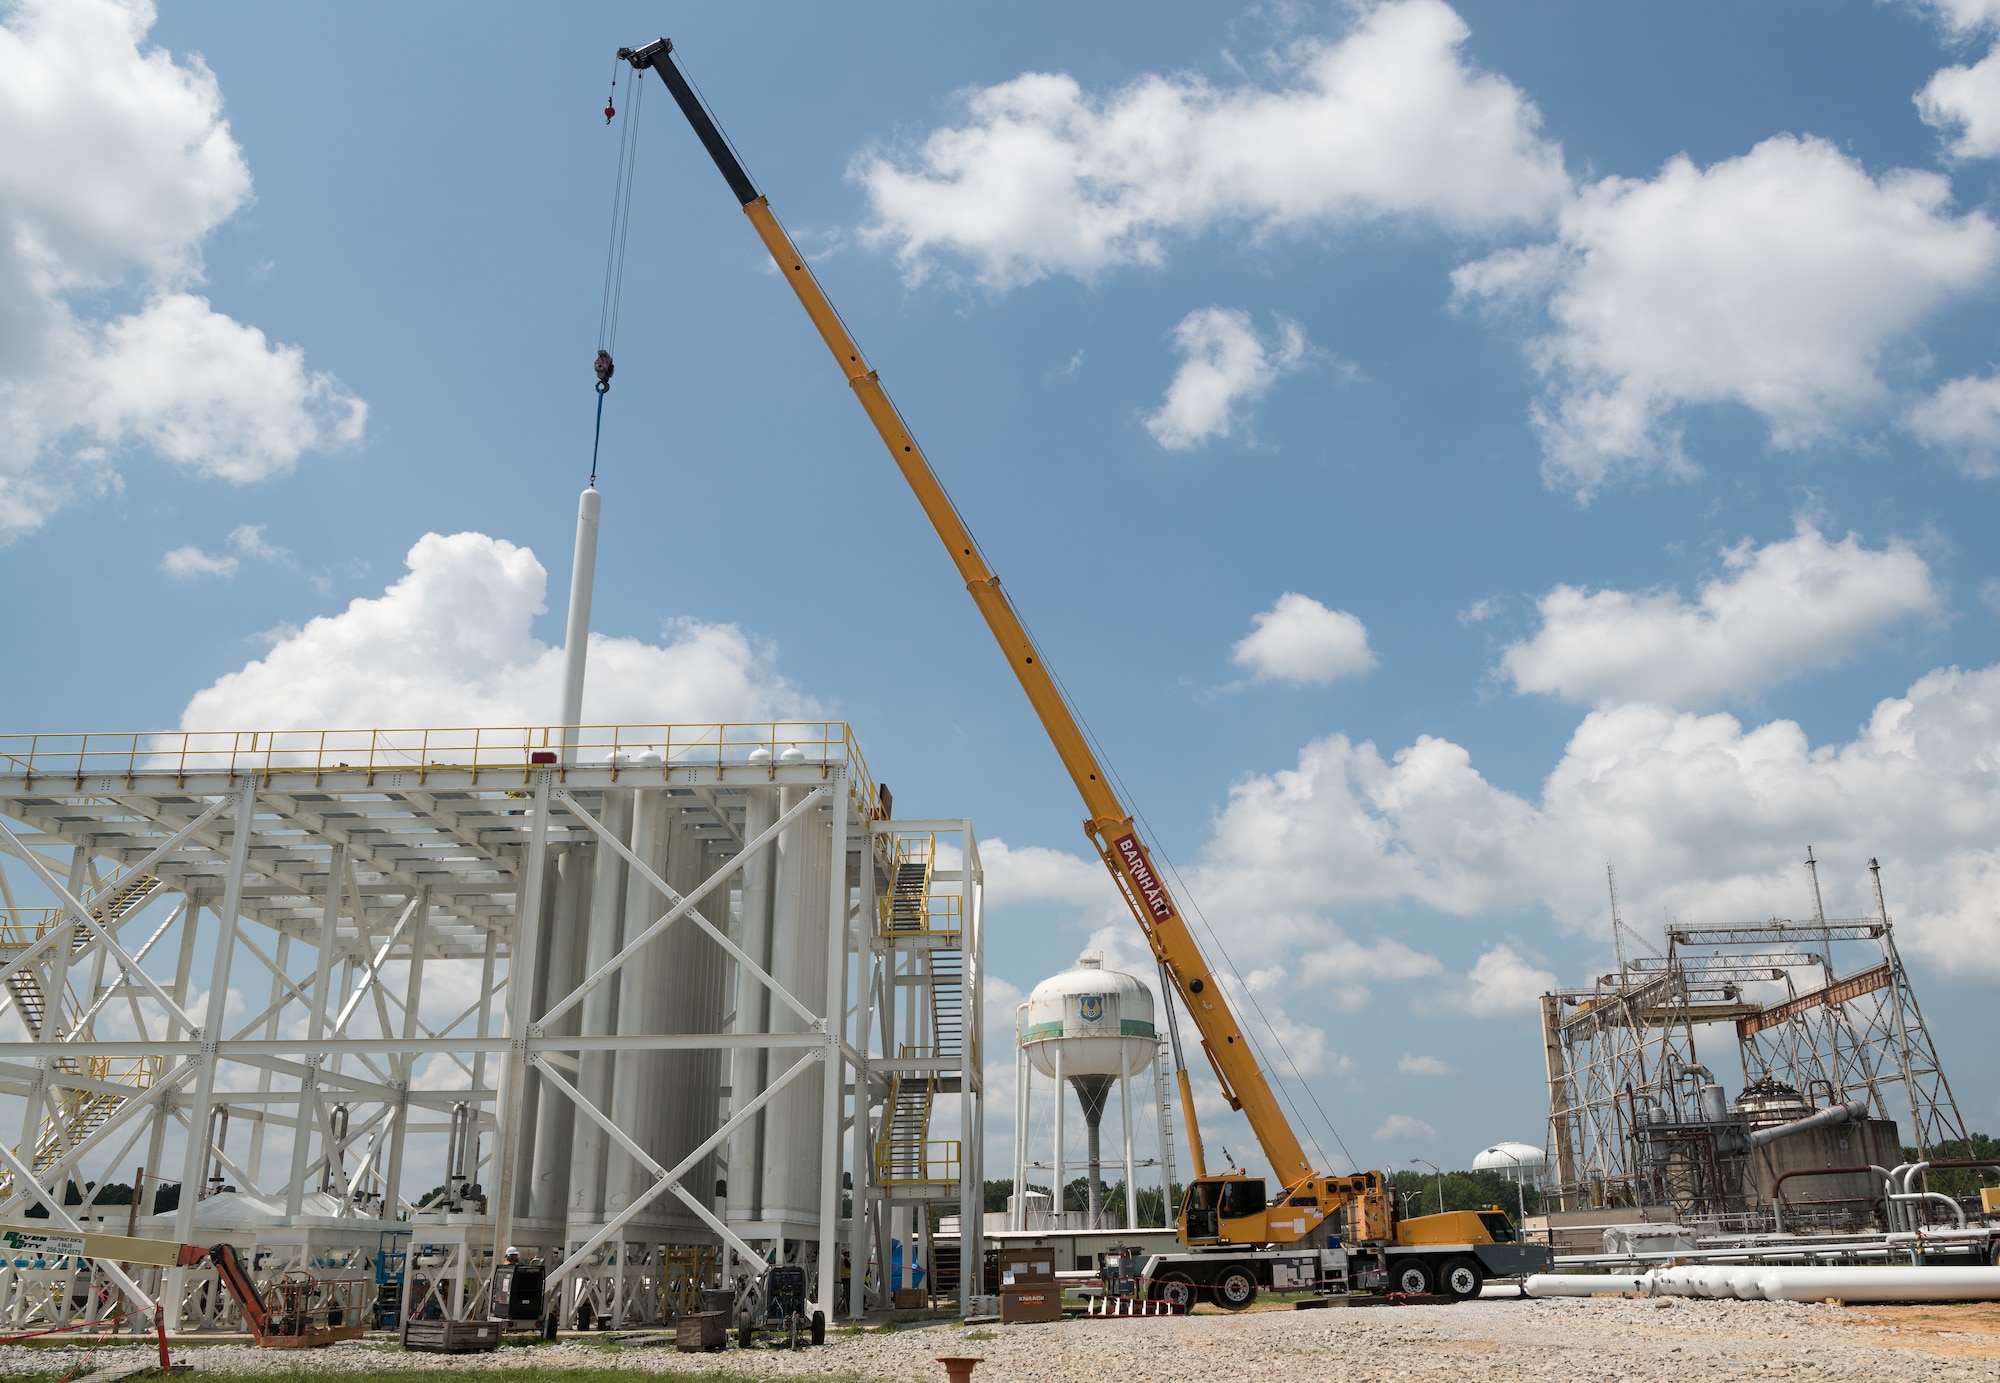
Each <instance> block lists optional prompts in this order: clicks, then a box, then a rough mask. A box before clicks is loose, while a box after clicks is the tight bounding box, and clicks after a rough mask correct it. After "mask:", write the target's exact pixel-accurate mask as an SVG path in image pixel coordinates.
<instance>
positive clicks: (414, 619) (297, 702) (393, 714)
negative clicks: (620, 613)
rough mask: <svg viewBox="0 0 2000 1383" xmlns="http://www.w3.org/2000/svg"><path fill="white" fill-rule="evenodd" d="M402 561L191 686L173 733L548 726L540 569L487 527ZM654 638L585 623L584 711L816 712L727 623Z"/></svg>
mask: <svg viewBox="0 0 2000 1383" xmlns="http://www.w3.org/2000/svg"><path fill="white" fill-rule="evenodd" d="M406 561H407V564H408V567H409V571H408V573H407V574H406V575H404V576H403V577H402V578H401V579H400V580H398V581H397V582H396V583H395V584H394V585H392V586H390V587H389V588H388V589H387V590H386V591H384V592H383V593H382V594H381V595H380V596H375V597H371V598H364V599H359V600H355V601H353V602H352V603H351V604H349V605H348V607H347V608H346V609H345V610H343V611H341V612H340V613H339V614H337V615H324V616H321V617H320V618H318V619H315V620H312V621H311V622H309V623H308V624H306V625H305V626H304V627H303V628H301V629H297V630H293V631H290V632H288V633H285V634H283V635H282V636H281V637H280V638H279V639H278V641H277V642H276V644H275V645H274V646H273V647H272V649H271V650H270V652H269V653H267V654H265V655H264V656H263V657H262V658H260V659H257V660H255V661H253V662H251V663H250V664H248V665H247V666H245V667H244V668H242V669H241V670H240V671H237V672H232V673H229V674H228V675H226V676H224V677H221V678H219V679H217V681H216V682H215V683H214V684H213V685H212V686H209V687H207V688H205V689H203V690H202V691H200V692H197V693H196V694H195V695H194V697H193V699H191V700H190V701H189V702H188V704H187V708H186V710H185V711H183V712H182V715H181V728H182V729H186V730H218V729H227V730H234V729H260V730H283V729H350V728H392V727H418V726H475V725H479V726H484V725H494V726H515V725H547V724H550V723H552V722H553V721H554V720H555V719H556V718H557V715H558V712H559V709H560V705H561V680H562V650H561V649H560V648H551V647H550V646H549V645H547V644H545V643H543V642H542V641H541V640H539V639H537V638H536V637H535V636H534V634H533V633H532V631H531V628H530V624H531V621H532V620H533V619H534V617H535V616H536V615H537V614H539V613H541V612H542V610H543V608H544V603H543V597H544V593H545V588H546V585H547V573H545V572H544V571H543V569H542V564H541V563H540V562H538V561H537V560H536V559H535V554H534V553H532V552H530V551H529V550H528V549H527V548H524V547H517V546H515V545H514V544H513V543H510V542H507V541H505V540H504V539H500V538H492V537H488V536H487V535H486V534H484V533H455V534H452V535H451V536H450V537H444V536H440V535H439V534H436V533H427V534H425V535H424V536H423V537H422V538H420V539H418V541H417V543H416V545H415V546H413V547H412V548H411V549H410V552H409V556H408V558H407V559H406ZM667 632H668V637H667V638H666V640H665V641H664V642H663V643H658V644H653V643H647V642H645V641H643V640H640V639H632V638H613V637H610V636H608V635H604V634H593V635H592V636H591V640H590V662H589V675H588V678H587V680H586V683H585V688H584V703H583V713H584V718H585V720H586V721H588V722H589V723H592V724H599V725H659V724H686V723H696V724H698V723H702V722H709V721H728V720H769V719H776V718H783V717H787V716H813V715H816V714H817V707H815V706H814V704H813V703H812V702H811V701H810V700H809V699H808V698H806V697H805V696H803V695H802V694H801V693H800V692H799V691H798V690H797V689H796V688H794V687H793V686H792V685H791V684H790V683H789V682H787V681H786V680H785V679H784V678H783V677H780V676H779V675H778V674H777V673H776V672H775V670H774V669H773V666H772V664H773V661H774V656H775V655H774V654H773V652H772V651H771V650H770V649H769V648H767V647H763V646H760V645H759V644H757V643H755V642H753V641H752V640H751V639H750V638H749V637H748V636H746V635H745V634H744V633H743V632H742V631H741V630H740V629H738V628H737V627H736V626H735V625H733V624H704V623H701V622H699V621H696V620H680V621H676V622H675V623H673V624H672V625H671V626H669V629H668V631H667Z"/></svg>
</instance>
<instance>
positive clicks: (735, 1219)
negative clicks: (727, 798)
mask: <svg viewBox="0 0 2000 1383" xmlns="http://www.w3.org/2000/svg"><path fill="white" fill-rule="evenodd" d="M778 792H779V789H777V788H771V787H753V788H751V789H749V790H748V791H746V792H745V793H744V794H743V838H744V839H745V840H755V839H756V838H757V837H758V836H760V835H762V834H763V833H764V832H766V831H768V830H770V829H771V823H773V822H774V821H776V820H777V819H778ZM777 872H778V856H777V852H776V850H775V849H765V850H760V851H758V852H757V854H755V855H753V856H751V858H750V859H749V861H748V862H746V863H745V864H744V866H743V869H742V890H743V897H742V902H741V904H740V906H739V909H738V913H739V915H738V918H737V927H738V929H739V940H738V943H737V944H738V945H740V946H742V948H743V950H744V953H745V954H746V955H748V956H749V957H750V959H751V960H753V961H755V962H756V963H757V964H758V966H760V967H761V968H762V969H763V970H765V971H766V972H769V970H770V968H771V931H772V925H773V918H772V912H771V902H772V895H773V891H774V889H775V885H776V880H777ZM772 1002H773V1001H772V998H771V991H770V989H769V988H767V987H766V986H765V985H764V984H763V983H762V982H761V981H760V980H758V979H757V978H756V977H754V976H752V975H751V974H749V973H748V972H747V971H744V970H741V969H739V970H738V971H737V974H736V1031H737V1032H739V1033H760V1032H769V1031H770V1029H771V1006H772ZM734 1058H735V1060H734V1066H733V1069H732V1072H731V1077H730V1082H729V1089H730V1104H731V1107H732V1109H733V1110H734V1109H741V1108H743V1107H744V1106H745V1105H747V1104H749V1103H750V1102H751V1101H752V1100H754V1099H756V1098H757V1096H759V1095H761V1094H762V1093H763V1092H764V1087H765V1086H766V1085H767V1084H769V1083H770V1079H771V1053H770V1052H769V1051H768V1050H766V1049H763V1048H758V1049H755V1050H753V1049H751V1048H747V1047H738V1048H736V1049H735V1053H734ZM767 1112H768V1111H765V1110H761V1109H760V1110H758V1111H757V1112H756V1113H755V1114H753V1115H751V1116H750V1118H749V1119H748V1120H747V1121H746V1122H745V1123H744V1124H742V1125H741V1126H740V1127H739V1128H738V1129H737V1130H736V1132H735V1134H734V1135H733V1136H732V1137H731V1139H730V1143H729V1219H730V1221H731V1222H732V1223H735V1224H742V1223H745V1222H748V1221H751V1220H755V1219H759V1218H761V1217H762V1214H763V1206H764V1123H765V1115H766V1113H767Z"/></svg>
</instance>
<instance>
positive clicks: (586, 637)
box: [561, 486, 604, 750]
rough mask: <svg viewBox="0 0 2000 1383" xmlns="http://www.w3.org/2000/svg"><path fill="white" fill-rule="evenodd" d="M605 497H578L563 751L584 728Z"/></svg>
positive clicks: (565, 660) (587, 492) (586, 493)
mask: <svg viewBox="0 0 2000 1383" xmlns="http://www.w3.org/2000/svg"><path fill="white" fill-rule="evenodd" d="M603 503H604V496H603V495H602V494H600V493H598V491H597V489H596V487H595V486H593V487H591V488H590V489H587V490H585V491H584V492H583V493H582V494H580V495H578V496H577V497H576V557H575V560H574V561H573V562H572V564H571V566H570V574H569V625H568V628H567V629H566V630H565V632H564V634H563V702H562V721H561V724H562V726H563V747H564V748H565V749H570V750H574V749H575V748H576V739H577V736H576V730H577V727H578V726H580V725H582V724H583V665H584V661H585V659H587V658H588V657H589V656H590V593H591V588H592V587H593V586H594V585H595V584H596V582H597V511H598V509H599V508H600V507H601V506H602V505H603Z"/></svg>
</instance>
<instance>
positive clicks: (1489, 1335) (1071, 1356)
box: [0, 1298, 2000, 1383]
mask: <svg viewBox="0 0 2000 1383" xmlns="http://www.w3.org/2000/svg"><path fill="white" fill-rule="evenodd" d="M67 1353H68V1351H66V1350H63V1351H58V1350H49V1349H28V1348H23V1347H20V1346H9V1347H0V1374H5V1373H9V1372H14V1373H20V1372H37V1373H46V1372H47V1371H49V1370H50V1369H51V1368H56V1369H63V1368H67V1367H68V1361H67V1360H66V1359H65V1358H64V1357H63V1356H64V1355H66V1354H67ZM176 1353H177V1355H183V1356H184V1357H186V1358H188V1359H190V1360H191V1361H192V1362H193V1363H194V1364H195V1366H196V1370H197V1373H203V1374H243V1375H249V1374H273V1373H291V1374H296V1373H308V1372H309V1373H314V1374H318V1373H330V1374H340V1373H359V1372H377V1371H381V1372H390V1371H393V1372H399V1373H400V1372H404V1371H409V1372H437V1371H441V1370H444V1369H451V1370H453V1371H456V1372H469V1371H478V1370H491V1369H496V1368H497V1369H507V1370H518V1369H522V1368H524V1367H526V1368H534V1367H548V1368H558V1369H606V1370H616V1371H618V1372H620V1373H658V1374H664V1375H668V1376H672V1375H677V1374H678V1375H683V1376H696V1377H698V1376H699V1375H701V1374H702V1373H704V1372H716V1371H726V1372H727V1373H729V1374H732V1375H756V1376H760V1377H832V1378H850V1379H867V1380H891V1379H894V1380H904V1379H912V1380H917V1379H921V1380H925V1381H926V1383H930V1381H931V1380H938V1379H942V1377H943V1374H944V1370H943V1369H942V1368H941V1367H940V1366H939V1365H938V1364H937V1363H936V1362H934V1359H935V1356H937V1355H940V1354H976V1355H981V1356H984V1358H985V1360H986V1362H985V1364H983V1365H982V1366H981V1367H980V1369H979V1370H978V1372H977V1373H976V1374H975V1378H979V1379H986V1380H992V1383H1000V1380H1006V1381H1007V1383H1013V1380H1023V1383H1070V1380H1076V1383H1084V1380H1089V1383H1103V1380H1106V1379H1114V1380H1119V1379H1123V1380H1143V1379H1175V1380H1181V1379H1200V1380H1208V1379H1218V1380H1219V1379H1242V1378H1252V1377H1273V1378H1284V1379H1329V1380H1355V1381H1356V1383H1360V1381H1361V1380H1376V1379H1383V1380H1389V1379H1393V1380H1396V1383H1484V1380H1488V1379H1491V1380H1494V1383H1610V1381H1611V1380H1620V1383H1623V1381H1624V1380H1634V1381H1635V1383H1642V1381H1649V1380H1655V1379H1657V1380H1661V1381H1662V1383H1666V1381H1667V1380H1673V1381H1674V1383H1698V1381H1700V1380H1710V1379H1716V1380H1720V1379H1767V1380H1775V1379H1779V1378H1786V1377H1799V1378H1807V1377H1810V1378H1815V1379H1817V1378H1827V1379H1850V1378H1851V1379H1878V1378H1879V1379H1891V1378H1893V1379H1897V1380H1909V1379H1911V1378H1922V1379H1927V1380H1937V1383H1957V1381H1958V1380H1961V1379H1963V1380H1975V1379H1976V1380H1979V1383H1993V1381H1994V1380H1995V1378H1996V1377H2000V1309H1996V1308H1993V1307H1983V1306H1982V1307H1965V1308H1923V1307H1917V1308H1868V1309H1842V1308H1839V1307H1832V1306H1819V1305H1813V1306H1806V1305H1798V1304H1795V1303H1786V1302H1749V1301H1690V1300H1687V1299H1674V1300H1672V1302H1671V1304H1669V1303H1668V1302H1666V1301H1662V1300H1650V1301H1649V1300H1622V1299H1615V1298H1596V1299H1590V1300H1562V1301H1525V1300H1519V1301H1479V1302H1467V1303H1464V1304H1462V1305H1457V1306H1404V1307H1378V1308H1372V1309H1366V1310H1340V1309H1336V1310H1324V1311H1288V1310H1270V1311H1253V1312H1250V1313H1247V1314H1244V1315H1238V1316H1229V1315H1219V1314H1218V1315H1209V1314H1205V1313H1204V1314H1199V1315H1195V1316H1191V1317H1186V1318H1182V1319H1178V1320H1150V1321H1148V1320H1136V1321H1133V1320H1127V1321H1090V1320H1069V1321H1064V1322H1061V1323H1059V1324H1050V1325H1022V1326H997V1325H989V1326H978V1327H971V1328H967V1327H962V1326H959V1325H957V1324H955V1323H953V1324H940V1325H930V1326H925V1327H921V1328H915V1327H913V1328H906V1329H902V1330H899V1331H897V1332H895V1333H893V1334H874V1333H863V1334H853V1335H844V1334H841V1335H835V1336H833V1337H831V1338H830V1339H829V1341H828V1343H827V1346H826V1347H825V1348H823V1349H817V1350H802V1351H800V1352H798V1353H796V1354H794V1353H790V1352H785V1351H777V1350H766V1349H761V1348H760V1349H752V1350H738V1349H736V1348H734V1347H733V1346H732V1347H731V1348H730V1349H729V1350H728V1351H727V1352H726V1353H723V1354H716V1355H708V1356H703V1357H699V1358H697V1357H695V1356H688V1355H681V1354H679V1353H678V1352H677V1351H675V1350H674V1349H673V1348H672V1346H671V1345H670V1344H668V1345H665V1346H664V1347H663V1346H662V1345H660V1344H653V1345H650V1346H627V1347H607V1346H606V1345H604V1344H600V1343H596V1342H592V1343H583V1342H570V1341H564V1342H561V1343H558V1344H554V1345H542V1346H537V1347H534V1348H528V1349H515V1348H509V1349H503V1350H500V1351H497V1352H495V1353H492V1354H485V1355H469V1356H455V1357H450V1358H446V1357H441V1356H437V1355H423V1354H406V1353H404V1352H402V1351H401V1350H400V1349H399V1348H397V1347H395V1346H392V1345H381V1344H374V1343H353V1344H346V1345H339V1346H335V1347H334V1348H331V1349H324V1350H313V1351H309V1352H306V1351H302V1352H298V1353H294V1352H292V1351H289V1350H287V1351H283V1352H279V1351H274V1350H258V1349H254V1348H251V1347H248V1346H243V1345H212V1346H199V1347H194V1348H189V1349H186V1350H185V1351H182V1350H178V1349H177V1350H176ZM113 1354H114V1351H113V1350H111V1349H105V1350H103V1351H100V1353H99V1354H98V1356H97V1358H96V1359H95V1360H94V1361H93V1363H95V1364H98V1365H103V1364H107V1363H110V1362H112V1359H111V1356H112V1355H113Z"/></svg>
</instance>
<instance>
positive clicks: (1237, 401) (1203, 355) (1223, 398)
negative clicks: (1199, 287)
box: [1145, 307, 1307, 451]
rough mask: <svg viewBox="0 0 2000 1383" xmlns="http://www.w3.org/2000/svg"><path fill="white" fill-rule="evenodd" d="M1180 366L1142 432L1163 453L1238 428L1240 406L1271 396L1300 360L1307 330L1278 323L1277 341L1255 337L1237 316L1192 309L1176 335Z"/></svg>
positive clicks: (1246, 318)
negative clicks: (1149, 435) (1270, 393)
mask: <svg viewBox="0 0 2000 1383" xmlns="http://www.w3.org/2000/svg"><path fill="white" fill-rule="evenodd" d="M1174 349H1175V350H1176V351H1178V352H1179V353H1180V357H1181V363H1180V365H1179V366H1178V367H1177V368H1176V369H1175V370H1174V377H1173V379H1172V380H1171V381H1170V382H1169V383H1168V384H1167V395H1166V398H1165V399H1163V400H1162V401H1161V403H1160V406H1159V408H1158V409H1157V410H1156V411H1154V412H1152V413H1149V414H1147V415H1146V418H1145V424H1146V431H1148V432H1150V433H1152V434H1153V437H1154V439H1155V440H1157V441H1158V442H1159V444H1160V445H1161V446H1163V447H1165V448H1166V449H1167V450H1168V451H1192V450H1193V449H1194V448H1195V447H1198V446H1200V445H1201V444H1202V443H1204V442H1206V441H1208V440H1209V439H1210V438H1214V437H1227V436H1228V435H1229V434H1230V432H1231V431H1232V430H1234V429H1235V428H1236V427H1238V426H1240V425H1241V424H1242V423H1243V421H1244V414H1243V406H1244V405H1245V404H1251V403H1255V402H1256V401H1257V400H1258V399H1261V398H1263V397H1264V395H1265V394H1267V393H1269V392H1270V391H1271V386H1272V385H1273V384H1275V383H1277V381H1278V378H1279V376H1281V375H1286V374H1289V373H1291V372H1292V371H1294V370H1296V369H1298V368H1299V367H1300V366H1301V364H1303V362H1304V361H1305V358H1306V350H1307V347H1306V333H1305V328H1304V327H1302V326H1300V325H1299V324H1298V323H1297V322H1294V321H1290V320H1288V319H1286V318H1284V317H1280V318H1279V319H1278V335H1277V337H1276V339H1275V340H1269V339H1266V338H1265V337H1263V336H1260V335H1258V333H1257V328H1256V327H1255V326H1253V325H1252V324H1251V321H1250V314H1249V313H1247V312H1244V311H1242V310H1240V309H1238V308H1231V307H1204V308H1198V309H1196V310H1195V311H1193V312H1190V313H1188V315H1187V316H1185V317H1183V318H1181V321H1180V325H1179V326H1177V327H1175V328H1174Z"/></svg>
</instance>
